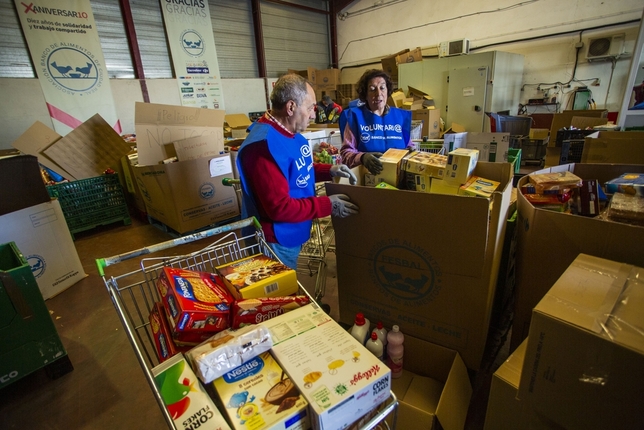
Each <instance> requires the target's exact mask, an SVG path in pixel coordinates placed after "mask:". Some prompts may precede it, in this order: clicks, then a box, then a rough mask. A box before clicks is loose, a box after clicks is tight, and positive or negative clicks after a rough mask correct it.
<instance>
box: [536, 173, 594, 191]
mask: <svg viewBox="0 0 644 430" xmlns="http://www.w3.org/2000/svg"><path fill="white" fill-rule="evenodd" d="M528 179H529V180H530V183H531V184H532V185H534V189H535V191H536V192H537V194H543V193H544V192H545V191H556V190H564V189H571V188H579V187H581V186H582V183H583V180H582V179H581V178H580V177H579V176H577V175H575V174H574V173H572V172H569V171H567V170H565V171H563V172H552V173H532V174H530V175H528Z"/></svg>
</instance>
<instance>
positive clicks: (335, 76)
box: [315, 69, 342, 91]
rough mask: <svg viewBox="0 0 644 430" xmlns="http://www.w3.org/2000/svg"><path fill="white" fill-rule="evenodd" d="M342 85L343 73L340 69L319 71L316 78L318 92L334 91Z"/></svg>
mask: <svg viewBox="0 0 644 430" xmlns="http://www.w3.org/2000/svg"><path fill="white" fill-rule="evenodd" d="M341 83H342V76H341V71H340V70H339V69H324V70H319V69H318V70H317V71H316V76H315V89H316V90H333V91H335V89H336V88H337V86H338V85H339V84H341Z"/></svg>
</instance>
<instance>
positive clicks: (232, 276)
mask: <svg viewBox="0 0 644 430" xmlns="http://www.w3.org/2000/svg"><path fill="white" fill-rule="evenodd" d="M216 270H217V272H218V273H219V275H221V277H222V279H223V280H224V282H225V283H226V286H227V287H228V290H229V291H230V293H231V294H232V295H233V296H234V297H235V298H236V299H237V300H239V299H256V298H260V297H280V296H288V295H291V294H295V293H297V291H298V288H299V286H298V283H297V274H296V273H295V270H293V269H291V268H290V267H288V266H285V265H284V264H282V263H280V262H279V261H277V260H274V259H272V258H270V257H267V256H266V255H264V254H257V255H253V256H251V257H248V258H245V259H243V260H238V261H234V262H232V263H229V264H226V265H223V266H219V267H217V268H216Z"/></svg>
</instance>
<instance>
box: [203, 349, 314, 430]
mask: <svg viewBox="0 0 644 430" xmlns="http://www.w3.org/2000/svg"><path fill="white" fill-rule="evenodd" d="M213 387H214V388H215V391H216V392H217V395H218V397H219V400H220V402H221V404H222V410H224V409H225V411H226V413H227V414H228V419H229V421H230V422H231V424H232V425H233V426H234V427H235V429H240V430H254V429H275V430H307V429H308V428H310V418H309V412H308V408H307V406H308V403H307V401H306V400H305V399H304V397H303V396H302V395H301V394H300V392H299V390H298V389H297V387H296V386H295V384H294V383H293V381H291V380H290V379H289V377H288V376H287V375H286V373H285V372H284V370H283V369H282V368H281V367H280V365H279V364H278V363H277V361H275V359H274V358H273V356H272V355H271V353H270V352H269V351H266V352H264V353H262V354H260V355H259V356H257V357H255V358H253V359H252V360H250V361H248V362H246V363H244V364H243V365H241V366H239V367H236V368H234V369H232V370H230V371H229V372H226V373H225V374H224V375H223V376H222V377H221V378H218V379H215V381H214V382H213Z"/></svg>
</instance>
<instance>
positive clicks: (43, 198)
mask: <svg viewBox="0 0 644 430" xmlns="http://www.w3.org/2000/svg"><path fill="white" fill-rule="evenodd" d="M0 183H2V184H5V186H4V187H2V188H0V215H4V214H7V213H10V212H13V211H17V210H20V209H24V208H28V207H30V206H34V205H37V204H40V203H46V202H48V201H49V193H48V192H47V188H45V182H44V181H43V178H42V176H41V175H40V167H39V165H38V158H37V157H35V156H33V155H17V156H10V157H0Z"/></svg>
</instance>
